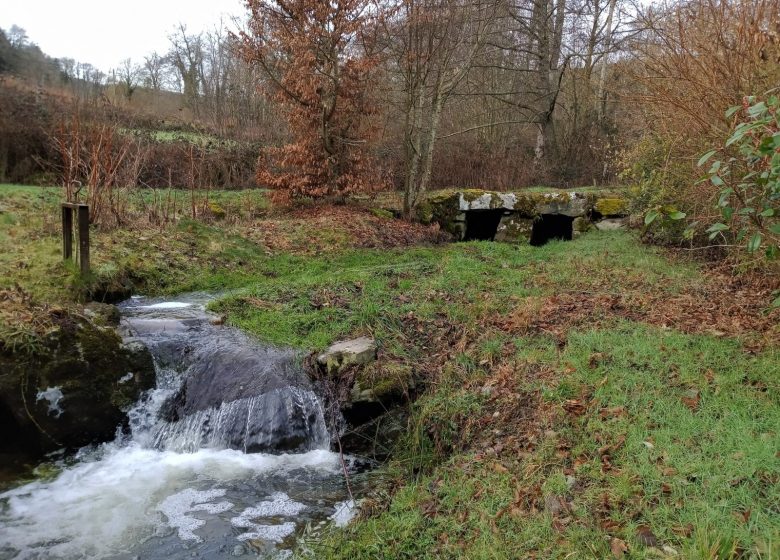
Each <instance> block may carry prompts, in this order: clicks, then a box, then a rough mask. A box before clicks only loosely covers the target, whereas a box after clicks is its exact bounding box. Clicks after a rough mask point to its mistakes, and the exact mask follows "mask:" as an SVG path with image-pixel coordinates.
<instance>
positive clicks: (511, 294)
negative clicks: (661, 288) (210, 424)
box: [193, 233, 694, 348]
mask: <svg viewBox="0 0 780 560" xmlns="http://www.w3.org/2000/svg"><path fill="white" fill-rule="evenodd" d="M263 266H264V268H263V270H262V271H261V274H260V275H258V276H255V277H254V278H253V280H252V281H251V282H249V284H248V285H247V286H245V287H244V288H243V289H242V290H241V291H240V292H238V293H234V294H232V295H230V296H229V297H227V298H226V299H224V300H222V301H221V302H219V303H218V304H217V305H216V306H215V310H217V311H219V312H226V313H228V314H229V316H230V320H231V322H232V323H233V324H235V325H236V326H239V327H241V328H243V329H245V330H248V331H250V332H253V333H255V334H256V335H257V336H259V337H261V338H264V339H266V340H270V341H272V342H275V343H279V344H288V345H291V346H297V347H302V348H321V347H323V346H325V345H327V344H330V343H331V342H333V341H334V340H336V339H337V338H339V337H342V336H347V335H349V334H350V333H353V334H354V333H372V334H374V335H375V336H377V337H378V338H379V339H380V340H384V341H387V342H388V343H389V342H391V341H393V340H394V339H395V338H396V337H397V335H398V333H399V330H400V329H401V327H402V322H403V320H404V319H405V318H407V317H408V314H409V313H413V314H414V315H415V316H416V317H419V318H420V319H424V320H433V319H434V318H435V317H436V316H438V315H443V316H445V317H446V318H447V319H448V320H449V321H451V322H454V323H463V324H466V325H468V324H469V323H473V322H476V321H477V320H479V319H480V318H482V317H485V316H486V315H491V314H495V315H502V314H505V313H507V312H509V311H510V310H511V309H513V308H514V307H515V301H516V300H517V299H518V298H522V297H526V296H534V295H549V294H552V293H555V290H556V289H560V288H561V287H565V288H566V289H582V290H587V289H590V288H596V287H598V288H599V289H601V290H605V289H606V290H612V291H615V292H617V291H618V290H620V286H621V285H622V283H625V282H632V283H634V284H635V285H636V284H639V285H640V286H641V285H650V284H654V283H658V282H663V283H664V284H665V285H666V286H667V288H668V290H669V291H675V290H679V289H680V288H681V287H682V286H684V285H686V284H687V283H688V282H690V281H691V280H692V279H693V278H694V272H693V270H694V269H693V268H692V267H690V266H679V267H673V268H672V267H669V266H668V263H667V261H666V260H665V259H663V258H662V257H660V256H659V255H658V254H657V253H655V252H654V251H652V250H647V249H646V248H643V247H641V246H639V245H638V244H637V243H636V241H635V240H634V239H633V237H632V236H631V235H627V234H617V235H612V234H604V233H594V234H592V235H590V236H587V237H586V238H583V239H582V240H581V241H579V242H577V243H576V244H571V243H565V242H554V243H549V244H548V245H546V246H544V247H541V248H534V247H530V246H514V245H508V244H499V243H490V242H474V243H460V244H455V245H444V246H437V247H428V248H409V249H403V250H350V251H345V252H341V253H337V254H332V255H328V256H327V257H295V256H290V255H282V256H279V257H275V258H269V259H267V260H265V261H264V265H263ZM204 280H205V279H204ZM204 280H199V281H197V282H195V283H194V285H193V287H197V286H199V285H200V283H202V282H203V281H204Z"/></svg>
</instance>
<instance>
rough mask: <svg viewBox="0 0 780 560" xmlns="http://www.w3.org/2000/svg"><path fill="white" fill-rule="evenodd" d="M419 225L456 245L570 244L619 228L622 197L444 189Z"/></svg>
mask: <svg viewBox="0 0 780 560" xmlns="http://www.w3.org/2000/svg"><path fill="white" fill-rule="evenodd" d="M419 216H420V219H421V220H422V221H423V222H425V223H434V222H436V223H438V224H439V225H440V226H441V228H442V229H444V230H446V231H448V232H450V233H451V234H453V235H454V236H455V238H456V239H457V240H459V241H471V240H478V239H481V240H495V241H503V242H510V243H530V244H531V245H544V244H545V243H547V241H549V240H550V239H565V240H571V239H572V238H573V237H575V236H576V235H578V234H579V233H582V232H585V231H588V230H589V229H591V228H596V229H600V230H614V229H620V228H622V227H624V223H625V220H626V217H627V204H626V200H625V198H623V196H621V194H619V193H613V192H575V191H551V192H529V191H519V192H493V191H484V190H474V189H469V190H461V191H448V192H444V193H438V194H434V195H432V196H431V197H430V198H428V199H427V200H425V201H424V202H423V203H422V204H421V205H420V209H419Z"/></svg>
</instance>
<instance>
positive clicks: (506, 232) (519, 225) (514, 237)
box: [495, 214, 534, 243]
mask: <svg viewBox="0 0 780 560" xmlns="http://www.w3.org/2000/svg"><path fill="white" fill-rule="evenodd" d="M533 227H534V221H533V220H532V219H530V218H521V217H519V216H517V215H514V214H509V215H507V216H502V217H501V221H500V222H499V223H498V229H497V230H496V237H495V240H496V241H501V242H505V243H507V242H508V243H528V241H530V239H531V230H532V229H533Z"/></svg>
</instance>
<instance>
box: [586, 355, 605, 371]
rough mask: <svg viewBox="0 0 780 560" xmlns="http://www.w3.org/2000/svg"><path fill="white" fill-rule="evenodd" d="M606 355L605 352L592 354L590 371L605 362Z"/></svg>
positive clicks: (589, 360) (589, 364) (589, 365)
mask: <svg viewBox="0 0 780 560" xmlns="http://www.w3.org/2000/svg"><path fill="white" fill-rule="evenodd" d="M605 357H606V356H605V354H604V353H603V352H596V353H595V354H591V355H590V358H589V359H588V367H589V368H590V369H595V368H597V367H598V366H599V364H601V363H602V362H603V361H604V358H605Z"/></svg>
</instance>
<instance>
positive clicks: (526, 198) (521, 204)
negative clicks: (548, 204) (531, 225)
mask: <svg viewBox="0 0 780 560" xmlns="http://www.w3.org/2000/svg"><path fill="white" fill-rule="evenodd" d="M542 199H543V196H542V195H540V194H539V193H522V194H520V193H518V194H517V200H516V202H515V208H514V209H515V211H516V212H517V213H518V214H520V215H521V216H523V217H524V218H535V217H536V216H537V215H538V214H539V212H537V210H536V205H537V204H538V203H539V202H541V200H542Z"/></svg>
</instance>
